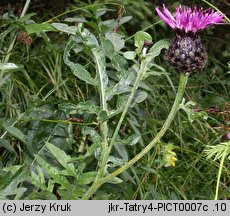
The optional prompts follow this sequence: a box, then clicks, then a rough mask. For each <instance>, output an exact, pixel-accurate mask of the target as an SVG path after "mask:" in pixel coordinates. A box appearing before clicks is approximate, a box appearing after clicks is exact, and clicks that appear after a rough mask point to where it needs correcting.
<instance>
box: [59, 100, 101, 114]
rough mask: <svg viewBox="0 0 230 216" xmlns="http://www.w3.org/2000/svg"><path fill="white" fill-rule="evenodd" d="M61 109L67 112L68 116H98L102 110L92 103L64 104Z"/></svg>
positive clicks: (60, 105) (60, 106)
mask: <svg viewBox="0 0 230 216" xmlns="http://www.w3.org/2000/svg"><path fill="white" fill-rule="evenodd" d="M59 109H60V110H62V111H63V112H65V113H66V114H76V113H78V114H85V113H89V114H96V115H98V114H99V113H100V112H101V111H102V109H101V108H100V107H99V106H96V105H94V104H93V103H92V102H91V101H87V102H80V103H78V104H73V103H69V102H66V103H62V104H59Z"/></svg>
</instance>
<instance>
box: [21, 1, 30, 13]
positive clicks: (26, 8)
mask: <svg viewBox="0 0 230 216" xmlns="http://www.w3.org/2000/svg"><path fill="white" fill-rule="evenodd" d="M30 1H31V0H26V3H25V5H24V8H23V10H22V13H21V15H20V17H23V16H25V14H26V12H27V10H28V8H29V5H30Z"/></svg>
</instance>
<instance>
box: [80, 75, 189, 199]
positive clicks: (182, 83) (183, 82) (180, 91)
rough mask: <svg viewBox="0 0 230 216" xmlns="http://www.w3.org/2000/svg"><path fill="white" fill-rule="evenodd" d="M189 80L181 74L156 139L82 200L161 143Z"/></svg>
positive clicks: (93, 186)
mask: <svg viewBox="0 0 230 216" xmlns="http://www.w3.org/2000/svg"><path fill="white" fill-rule="evenodd" d="M187 80H188V75H187V74H184V73H181V74H180V81H179V87H178V91H177V94H176V98H175V100H174V104H173V106H172V109H171V111H170V113H169V115H168V117H167V119H166V121H165V123H164V125H163V126H162V128H161V130H160V131H159V132H158V134H157V135H156V137H155V138H154V139H153V140H152V141H151V142H150V143H149V144H148V145H147V146H146V147H145V148H144V149H143V150H142V151H141V152H140V153H139V154H137V155H136V156H135V157H134V158H133V159H131V160H130V161H128V162H127V163H126V164H125V165H123V166H122V167H120V168H119V169H117V170H115V171H114V172H113V173H111V174H110V175H108V176H106V177H104V178H102V179H99V181H97V182H95V183H94V184H93V185H92V186H91V187H90V188H89V190H88V191H87V192H86V193H85V195H84V196H83V197H82V199H89V198H90V197H91V196H92V195H93V194H94V193H95V192H96V191H97V189H98V188H99V187H100V186H101V185H102V184H104V183H106V182H107V181H108V180H110V179H112V178H113V177H115V176H117V175H119V174H121V173H122V172H124V171H125V170H127V169H128V168H129V167H130V166H132V165H133V164H135V163H136V162H137V161H138V160H140V159H141V158H142V157H143V156H144V155H145V154H147V153H148V152H149V151H150V150H151V149H152V148H153V147H154V146H155V144H156V143H157V142H159V140H160V139H161V137H162V136H163V135H164V134H165V132H166V131H167V130H168V128H169V126H170V124H171V123H172V121H173V119H174V118H175V115H176V113H177V111H178V110H179V106H180V103H181V100H182V98H183V95H184V91H185V87H186V84H187Z"/></svg>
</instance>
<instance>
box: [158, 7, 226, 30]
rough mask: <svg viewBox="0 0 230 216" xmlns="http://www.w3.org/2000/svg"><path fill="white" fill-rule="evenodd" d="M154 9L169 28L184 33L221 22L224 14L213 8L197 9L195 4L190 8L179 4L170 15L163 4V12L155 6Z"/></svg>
mask: <svg viewBox="0 0 230 216" xmlns="http://www.w3.org/2000/svg"><path fill="white" fill-rule="evenodd" d="M156 11H157V13H158V15H159V16H160V18H161V19H163V20H164V21H165V22H166V23H167V24H168V25H169V26H170V27H171V28H173V29H179V30H181V31H183V32H185V33H188V32H194V33H196V32H197V31H199V30H203V29H205V28H207V27H209V26H212V25H216V24H219V23H222V24H223V18H224V14H222V13H220V12H218V11H214V10H213V9H207V10H204V9H203V8H200V9H198V8H197V7H196V6H195V7H194V8H193V9H192V8H190V7H186V6H181V5H180V6H179V7H177V8H176V12H175V14H174V15H172V14H171V13H170V12H169V10H168V9H167V8H166V7H165V5H164V4H163V12H161V11H160V9H159V8H158V7H156Z"/></svg>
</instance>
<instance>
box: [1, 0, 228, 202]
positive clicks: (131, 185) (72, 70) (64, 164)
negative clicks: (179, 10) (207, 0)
mask: <svg viewBox="0 0 230 216" xmlns="http://www.w3.org/2000/svg"><path fill="white" fill-rule="evenodd" d="M77 2H78V7H77V8H76V5H72V7H71V6H69V7H71V8H66V10H67V11H66V12H64V13H63V14H58V15H57V16H56V17H52V19H51V20H49V21H47V20H44V19H43V18H42V17H38V16H37V15H36V14H35V13H30V14H27V15H25V14H24V16H21V17H18V16H17V15H15V14H14V13H13V11H10V10H9V11H6V13H5V14H1V17H0V22H1V25H0V28H1V34H0V50H1V51H0V151H1V154H0V167H1V169H0V199H81V198H82V197H83V196H84V195H85V194H86V193H87V191H88V190H89V188H90V187H91V186H92V184H93V183H94V182H95V181H96V180H98V179H100V178H101V176H100V175H102V176H103V177H104V176H105V177H106V176H108V175H109V174H111V173H113V172H114V171H116V170H117V169H118V168H120V167H121V166H123V165H124V164H126V163H127V162H128V161H130V159H132V158H133V157H135V156H136V155H137V154H138V153H139V152H140V151H141V150H142V149H143V148H144V147H145V146H146V145H147V144H148V143H149V142H150V141H151V140H152V139H153V138H154V137H155V136H156V134H157V133H158V131H159V130H160V129H161V127H162V125H163V123H164V121H165V119H166V117H167V115H168V113H169V112H170V109H171V106H172V102H173V100H174V98H175V92H176V89H177V83H178V76H177V74H176V73H175V72H174V71H172V69H171V68H170V67H169V65H168V64H167V63H166V62H165V61H164V59H163V53H164V49H167V48H168V46H169V44H170V40H168V39H162V38H169V39H172V38H171V35H170V34H169V28H167V27H166V26H164V25H162V24H159V25H157V24H158V20H159V19H158V18H157V17H155V13H154V6H155V3H152V2H151V1H149V2H147V1H131V0H125V1H116V3H113V4H112V3H111V2H110V3H108V2H107V1H103V0H100V1H95V2H94V3H92V5H87V4H86V3H85V2H84V1H77ZM221 2H222V1H221ZM222 3H224V1H223V2H222ZM31 4H32V3H31ZM119 4H120V5H119ZM168 4H169V5H170V6H171V7H174V6H175V5H171V4H170V3H168ZM175 4H178V2H175ZM188 4H191V3H190V2H188ZM199 4H200V2H199ZM216 4H217V5H216V6H217V7H221V5H219V3H216ZM83 6H84V8H83ZM203 6H205V5H203ZM220 9H221V10H222V8H220ZM49 12H52V13H50V14H53V12H54V13H55V11H49ZM49 12H48V11H47V13H49ZM70 12H71V13H70ZM44 15H45V14H44ZM46 15H47V14H46ZM44 17H45V16H44ZM39 19H40V20H39ZM144 29H145V30H144ZM228 29H229V26H228V25H224V26H218V27H216V28H215V29H210V30H208V31H207V32H204V33H203V34H202V39H203V40H204V41H206V43H207V46H208V47H209V59H210V60H209V63H208V65H207V67H206V69H205V70H204V71H203V72H202V73H199V74H194V75H193V76H191V77H190V78H189V83H188V88H187V90H186V94H185V96H184V97H185V98H184V100H183V101H182V103H181V104H180V112H179V114H178V115H177V116H176V118H175V119H174V122H173V124H172V125H171V126H170V128H169V130H168V131H167V133H166V134H165V136H164V137H163V138H162V140H161V142H160V143H158V144H156V146H154V148H153V149H152V150H151V151H150V152H148V153H147V154H146V155H145V156H144V157H143V158H142V159H141V160H139V161H138V162H137V163H136V164H135V165H133V166H132V167H131V168H130V169H127V170H125V171H124V172H123V173H122V174H121V175H119V176H116V177H114V178H111V179H109V180H108V181H107V182H106V183H105V184H104V185H102V186H101V187H100V188H99V189H98V190H97V191H96V192H95V194H94V195H93V196H92V199H213V198H214V196H215V192H214V191H218V190H217V187H218V188H219V191H218V194H219V197H218V198H219V199H229V197H230V192H229V187H228V186H227V185H228V183H229V165H228V160H229V141H227V140H226V135H227V133H228V132H229V121H230V120H229V97H230V94H229V92H230V85H229V82H228V79H229V59H228V57H229V55H230V54H229V53H230V50H229V40H228V39H229V31H228ZM21 33H23V34H21ZM23 35H24V36H23ZM21 36H23V37H21ZM31 40H32V44H29V43H28V41H31ZM210 41H211V42H213V41H215V46H211V45H212V43H210ZM145 42H148V43H149V44H150V43H152V44H151V47H149V48H148V52H147V53H143V45H144V43H145ZM213 44H214V43H213ZM143 69H144V70H143ZM140 71H144V73H143V74H141V75H140V73H139V72H140ZM137 82H138V85H137ZM132 93H133V96H132V97H130V95H132ZM129 98H131V101H130V105H129V106H128V108H127V111H126V112H124V111H125V109H126V106H127V103H128V102H129ZM215 109H216V112H214V111H213V112H212V110H215ZM123 113H124V116H123ZM122 116H123V117H122ZM119 122H121V125H120V127H119V128H118V124H119ZM117 128H118V134H117V135H116V134H115V131H116V129H117ZM114 134H115V135H116V136H115V135H114ZM113 137H115V139H114V143H113V144H112V145H111V146H110V144H111V142H112V141H111V140H113ZM110 147H111V149H110ZM110 150H111V151H110ZM175 156H176V159H177V161H176V159H175ZM106 158H107V160H105V161H104V159H106ZM174 162H175V166H174ZM103 165H105V167H104V169H102V171H101V167H103ZM218 172H219V173H218ZM217 175H218V177H217ZM217 178H218V181H220V183H221V184H219V186H216V182H218V181H217Z"/></svg>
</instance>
